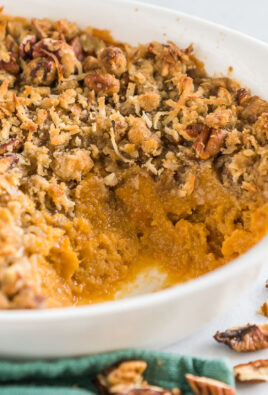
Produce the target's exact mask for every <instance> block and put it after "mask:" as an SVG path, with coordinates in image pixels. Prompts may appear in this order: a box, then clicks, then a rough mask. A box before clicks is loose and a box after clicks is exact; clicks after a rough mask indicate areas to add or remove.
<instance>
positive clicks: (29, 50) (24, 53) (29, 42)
mask: <svg viewBox="0 0 268 395" xmlns="http://www.w3.org/2000/svg"><path fill="white" fill-rule="evenodd" d="M35 43H36V37H35V36H33V35H31V34H28V35H27V36H25V37H24V38H23V40H22V42H21V43H20V57H21V58H22V59H24V60H25V59H27V58H31V57H32V55H33V46H34V44H35Z"/></svg>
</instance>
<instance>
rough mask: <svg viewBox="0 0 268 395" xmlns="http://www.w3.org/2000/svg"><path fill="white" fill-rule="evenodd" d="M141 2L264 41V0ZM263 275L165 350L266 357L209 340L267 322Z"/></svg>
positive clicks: (266, 274) (256, 394) (247, 392)
mask: <svg viewBox="0 0 268 395" xmlns="http://www.w3.org/2000/svg"><path fill="white" fill-rule="evenodd" d="M143 2H145V3H151V4H157V5H161V6H165V7H169V8H173V9H176V10H178V11H183V12H186V13H189V14H192V15H196V16H199V17H202V18H205V19H208V20H211V21H213V22H216V23H220V24H222V25H225V26H228V27H231V28H233V29H236V30H239V31H241V32H243V33H246V34H249V35H251V36H254V37H255V38H258V39H260V40H263V41H266V42H268V23H267V18H268V0H254V1H252V0H224V1H219V0H143ZM267 261H268V250H267ZM266 279H268V265H266V268H264V271H263V272H262V274H261V275H260V278H259V280H258V281H257V282H256V283H255V284H254V286H253V287H252V289H249V290H248V294H247V295H246V297H244V298H243V299H242V300H234V306H233V308H232V310H231V311H229V312H228V313H226V314H225V315H223V316H221V317H220V318H216V319H215V320H214V322H212V323H211V324H209V325H207V326H206V327H205V328H203V329H202V330H200V331H198V332H196V333H195V334H194V335H192V336H189V337H188V338H185V339H183V340H181V341H180V342H178V343H176V344H173V345H172V346H169V347H166V350H168V351H171V352H177V353H181V354H188V355H200V356H203V357H227V358H229V359H230V360H231V362H232V364H233V365H234V364H238V363H243V362H248V361H250V360H255V359H263V358H268V350H264V351H259V352H255V353H244V354H238V353H235V352H234V351H232V350H229V349H228V348H226V347H225V346H222V345H220V344H217V343H216V342H215V341H214V340H213V335H214V334H215V332H216V331H217V330H224V329H226V328H230V327H233V326H238V325H244V324H247V323H248V322H252V323H253V322H254V323H264V322H268V320H267V319H265V318H264V317H262V316H261V315H259V314H257V313H256V310H257V309H258V307H259V306H260V305H261V304H262V303H263V302H264V301H265V300H266V299H268V289H266V288H265V280H266ZM237 288H238V289H239V284H237ZM186 314H187V312H186ZM196 314H202V311H197V312H196ZM238 394H239V395H267V394H268V383H267V384H251V385H247V386H245V385H240V386H238Z"/></svg>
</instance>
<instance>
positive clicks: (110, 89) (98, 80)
mask: <svg viewBox="0 0 268 395" xmlns="http://www.w3.org/2000/svg"><path fill="white" fill-rule="evenodd" d="M84 82H85V85H86V86H87V87H88V89H90V90H94V91H95V92H96V93H97V95H99V96H103V95H104V96H105V95H107V96H112V95H113V94H114V93H117V92H118V91H119V88H120V83H119V80H118V79H116V78H115V77H114V76H113V75H111V74H108V73H107V74H97V73H94V74H93V73H92V74H87V75H86V77H85V80H84Z"/></svg>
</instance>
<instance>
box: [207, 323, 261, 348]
mask: <svg viewBox="0 0 268 395" xmlns="http://www.w3.org/2000/svg"><path fill="white" fill-rule="evenodd" d="M214 339H215V340H217V342H219V343H223V344H225V345H227V346H229V347H230V348H231V349H232V350H234V351H237V352H247V351H257V350H263V349H265V348H268V324H264V325H255V324H253V325H251V324H248V325H246V326H242V327H236V328H232V329H227V330H226V331H225V332H217V333H216V334H215V336H214Z"/></svg>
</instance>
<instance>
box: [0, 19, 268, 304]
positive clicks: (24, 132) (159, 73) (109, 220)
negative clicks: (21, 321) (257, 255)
mask: <svg viewBox="0 0 268 395" xmlns="http://www.w3.org/2000/svg"><path fill="white" fill-rule="evenodd" d="M0 57H1V59H0V82H1V86H0V122H1V130H0V307H1V308H5V309H6V308H7V309H8V308H9V309H10V308H11V309H14V308H40V307H55V306H67V305H72V304H85V303H93V302H98V301H102V300H105V299H112V298H113V297H114V295H115V292H116V291H118V290H119V289H120V287H121V285H122V284H124V283H126V282H127V281H131V279H133V278H134V277H135V275H136V274H137V273H138V272H139V271H140V270H142V268H144V267H145V266H147V265H150V264H151V263H152V262H153V263H154V264H157V265H158V267H159V268H160V270H162V271H163V272H165V273H167V275H168V276H167V280H166V283H165V286H170V285H172V284H175V283H178V282H182V281H186V280H189V279H191V278H195V277H197V276H200V275H201V274H203V273H206V272H208V271H210V270H212V269H214V268H216V267H219V266H221V265H223V264H225V263H226V262H229V261H230V260H232V259H234V258H235V257H237V256H239V255H240V254H242V253H243V252H245V251H246V250H247V249H248V248H250V247H251V246H252V245H254V244H255V243H256V242H257V241H258V240H259V239H260V238H261V237H262V236H263V235H264V234H265V233H266V232H267V229H268V203H267V199H268V189H267V185H268V183H267V176H268V144H267V143H268V103H267V102H266V101H264V100H262V99H261V98H259V97H256V96H252V95H251V94H250V92H249V91H248V90H246V89H244V88H241V87H240V85H239V84H238V83H237V82H236V81H234V80H231V79H229V78H226V77H222V78H211V77H209V76H207V74H206V73H205V70H204V67H203V64H202V63H201V62H200V61H198V60H197V59H196V58H195V56H194V55H193V48H192V46H189V47H188V48H186V49H179V48H178V47H177V46H176V45H175V44H174V43H172V42H167V43H166V44H160V43H157V42H151V43H149V44H145V45H139V46H138V47H131V46H129V45H127V44H124V43H119V42H115V41H113V40H112V38H111V37H110V35H109V34H108V33H107V32H105V31H100V30H97V29H93V28H90V27H89V28H86V29H84V30H81V29H80V28H79V27H78V26H77V25H76V23H73V22H69V21H67V20H64V19H62V20H59V21H57V22H53V21H50V20H48V19H36V18H33V19H32V20H31V21H29V20H25V19H22V18H11V17H8V16H5V15H2V14H1V16H0Z"/></svg>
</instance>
